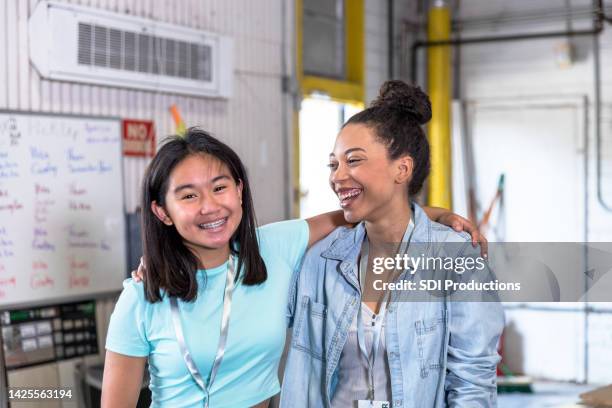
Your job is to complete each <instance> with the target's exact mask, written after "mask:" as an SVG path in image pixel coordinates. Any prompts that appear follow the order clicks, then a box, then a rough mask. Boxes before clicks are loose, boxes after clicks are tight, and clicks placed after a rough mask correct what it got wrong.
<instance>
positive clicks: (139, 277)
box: [132, 257, 147, 282]
mask: <svg viewBox="0 0 612 408" xmlns="http://www.w3.org/2000/svg"><path fill="white" fill-rule="evenodd" d="M146 270H147V268H146V267H145V264H144V261H143V259H142V257H140V263H139V264H138V269H136V270H135V271H132V279H134V282H142V281H144V276H145V271H146Z"/></svg>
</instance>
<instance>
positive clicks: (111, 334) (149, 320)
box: [106, 220, 309, 408]
mask: <svg viewBox="0 0 612 408" xmlns="http://www.w3.org/2000/svg"><path fill="white" fill-rule="evenodd" d="M308 234H309V231H308V224H307V223H306V221H304V220H291V221H283V222H278V223H274V224H269V225H266V226H264V227H261V228H259V229H258V236H259V250H260V253H261V256H262V258H263V260H264V262H265V264H266V268H267V271H268V278H267V280H266V281H265V282H264V283H262V284H261V285H257V286H244V285H241V284H238V285H237V286H236V288H235V290H234V295H233V298H232V311H231V315H230V319H229V329H228V338H227V345H226V351H225V356H224V358H223V362H222V363H221V366H220V367H219V371H218V372H217V377H216V379H215V381H214V383H213V385H212V388H211V392H210V408H224V407H250V406H252V405H255V404H257V403H259V402H261V401H264V400H266V399H267V398H270V397H271V396H273V395H275V394H277V393H278V392H279V391H280V386H279V381H278V364H279V361H280V358H281V354H282V351H283V347H284V344H285V333H286V324H287V320H286V310H287V308H286V306H287V300H288V294H289V284H290V280H291V275H292V273H293V271H294V270H295V269H296V268H297V267H298V266H299V263H300V261H301V258H302V256H303V255H304V252H305V251H306V247H307V244H308ZM226 271H227V263H225V264H223V265H221V266H219V267H217V268H214V269H210V270H207V271H205V272H204V271H198V284H199V288H198V290H199V292H198V297H197V300H196V301H194V302H191V303H189V302H187V303H186V302H182V301H179V309H180V312H181V320H182V323H183V330H184V332H185V338H186V342H187V346H188V347H189V350H190V352H191V354H192V356H193V359H194V361H195V363H196V365H197V366H198V369H199V371H200V373H201V374H202V377H204V378H205V379H206V378H207V377H208V374H209V373H210V369H211V366H212V363H213V360H214V357H215V354H216V351H217V345H218V341H219V334H220V333H219V331H220V325H221V314H222V310H223V292H224V288H225V277H226ZM204 275H206V277H207V279H206V282H205V278H204ZM106 349H107V350H110V351H113V352H115V353H119V354H124V355H127V356H138V357H147V356H148V358H149V372H150V377H151V382H150V385H149V388H150V390H151V393H152V405H151V406H152V407H172V408H175V407H202V404H203V401H204V392H203V391H202V390H201V389H200V388H199V387H198V386H197V384H196V383H195V381H194V380H193V378H192V377H191V375H190V374H189V371H188V370H187V367H186V365H185V362H184V360H183V358H182V356H181V354H180V351H179V346H178V343H177V341H176V335H175V333H174V327H173V325H172V317H171V313H170V302H169V300H168V298H167V297H166V296H164V298H163V300H162V301H161V302H157V303H149V302H147V301H146V300H145V297H144V288H143V284H142V283H135V282H134V281H133V280H131V279H127V280H126V281H125V282H124V283H123V292H122V293H121V296H120V297H119V300H118V302H117V304H116V306H115V310H114V311H113V314H112V316H111V320H110V325H109V329H108V335H107V338H106Z"/></svg>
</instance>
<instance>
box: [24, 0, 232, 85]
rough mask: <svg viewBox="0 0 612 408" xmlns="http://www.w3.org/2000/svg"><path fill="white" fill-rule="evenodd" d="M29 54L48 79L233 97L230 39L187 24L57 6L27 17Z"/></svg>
mask: <svg viewBox="0 0 612 408" xmlns="http://www.w3.org/2000/svg"><path fill="white" fill-rule="evenodd" d="M30 36H31V39H32V41H30V48H31V49H30V54H31V58H32V63H33V64H34V65H35V67H36V68H37V69H38V71H39V72H40V74H41V75H42V76H43V77H46V78H50V79H57V80H63V81H75V82H86V83H94V84H99V85H109V86H120V87H128V88H139V89H148V90H154V91H165V92H174V93H182V94H190V95H204V96H221V97H228V96H229V95H230V92H231V86H230V85H231V77H232V73H233V69H232V60H231V52H232V42H231V40H230V39H228V38H226V37H223V36H220V35H217V34H212V33H208V32H203V31H198V30H193V29H189V28H185V27H182V26H174V25H169V24H162V23H157V22H155V21H152V20H146V19H142V18H138V17H132V16H128V15H124V14H117V13H109V12H107V11H102V10H98V9H93V8H89V7H81V6H74V5H70V4H64V3H56V2H41V3H39V4H38V6H37V7H36V10H35V11H34V13H33V14H32V16H31V17H30Z"/></svg>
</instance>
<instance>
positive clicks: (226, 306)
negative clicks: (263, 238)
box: [170, 255, 236, 408]
mask: <svg viewBox="0 0 612 408" xmlns="http://www.w3.org/2000/svg"><path fill="white" fill-rule="evenodd" d="M235 276H236V270H235V268H234V258H233V257H232V256H231V255H230V258H229V261H228V268H227V278H226V281H225V293H224V296H223V315H222V317H221V332H220V334H219V344H218V346H217V353H216V355H215V360H214V362H213V365H212V367H211V368H210V374H209V378H208V385H206V383H205V382H204V379H203V378H202V375H201V374H200V371H199V370H198V367H197V366H196V364H195V361H193V357H192V356H191V353H190V352H189V348H188V347H187V342H186V341H185V334H184V333H183V325H182V324H181V315H180V311H179V307H178V301H177V300H176V298H175V297H171V298H170V309H171V312H172V324H173V325H174V332H175V334H176V341H177V342H178V345H179V348H180V350H181V354H182V356H183V360H185V364H186V365H187V369H188V370H189V373H190V374H191V376H192V377H193V379H194V381H195V382H196V384H198V387H200V388H201V389H202V391H204V394H205V398H206V399H205V401H204V407H206V408H208V404H209V400H210V388H211V387H212V384H213V382H214V381H215V377H216V376H217V371H219V366H220V365H221V362H222V361H223V356H224V354H225V344H226V343H227V333H228V329H229V317H230V312H231V310H232V294H233V293H234V287H235V286H236V283H235V279H234V278H235Z"/></svg>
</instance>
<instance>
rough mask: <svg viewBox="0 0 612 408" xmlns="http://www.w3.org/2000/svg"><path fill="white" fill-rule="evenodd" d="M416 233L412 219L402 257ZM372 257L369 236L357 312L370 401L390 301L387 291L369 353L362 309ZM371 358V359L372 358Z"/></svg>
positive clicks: (364, 246) (362, 258)
mask: <svg viewBox="0 0 612 408" xmlns="http://www.w3.org/2000/svg"><path fill="white" fill-rule="evenodd" d="M413 233H414V223H413V221H412V218H411V219H410V222H409V223H408V226H407V227H406V231H405V232H404V236H403V237H402V242H401V244H400V246H399V251H398V253H399V254H400V255H403V254H405V253H406V252H407V251H408V247H409V246H410V241H411V240H412V234H413ZM369 255H370V243H369V240H368V236H367V233H366V236H365V237H364V239H363V243H362V244H361V251H360V255H359V285H360V287H361V302H360V304H359V308H358V310H357V343H358V344H359V350H360V351H361V354H362V356H363V357H364V358H365V360H366V362H367V364H368V399H369V400H371V401H373V400H374V364H375V362H376V357H377V355H378V349H379V345H380V337H381V334H382V330H383V322H384V320H385V315H386V311H387V303H388V300H389V291H385V294H384V295H383V298H382V300H381V304H380V310H379V311H378V315H375V317H374V321H373V327H372V328H373V334H372V348H371V352H370V353H368V351H367V349H366V345H365V333H364V329H363V318H362V311H361V309H362V307H363V305H362V304H361V303H362V302H363V290H364V288H365V281H366V274H367V270H368V257H369ZM370 357H371V358H370Z"/></svg>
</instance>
